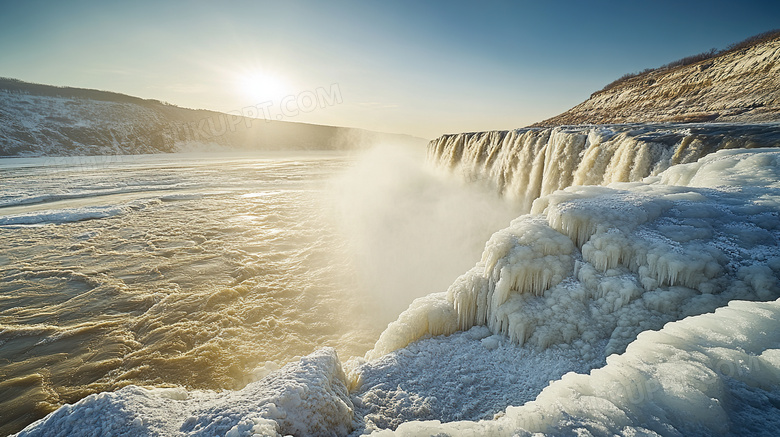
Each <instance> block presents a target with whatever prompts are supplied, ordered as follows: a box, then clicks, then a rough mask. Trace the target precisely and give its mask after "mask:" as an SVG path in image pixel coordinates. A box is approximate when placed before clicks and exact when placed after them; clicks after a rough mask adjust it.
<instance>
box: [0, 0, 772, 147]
mask: <svg viewBox="0 0 780 437" xmlns="http://www.w3.org/2000/svg"><path fill="white" fill-rule="evenodd" d="M778 27H780V2H777V1H776V0H771V1H763V2H760V1H734V0H730V1H719V0H708V1H691V2H682V1H679V0H678V1H652V2H651V1H632V0H626V1H610V2H607V1H568V2H562V1H561V2H556V1H534V2H530V1H512V2H510V1H507V2H478V1H424V0H412V1H389V0H388V1H384V2H380V1H371V0H364V1H318V2H315V1H282V0H278V1H273V2H271V1H225V2H221V1H213V0H212V1H208V2H205V1H204V2H199V1H192V2H184V1H159V0H158V1H105V0H104V1H49V2H43V1H7V0H0V76H5V77H13V78H18V79H22V80H25V81H30V82H38V83H46V84H53V85H67V86H75V87H82V88H97V89H103V90H110V91H116V92H121V93H124V94H130V95H134V96H139V97H143V98H153V99H159V100H163V101H167V102H170V103H174V104H177V105H179V106H184V107H190V108H206V109H213V110H218V111H225V112H227V111H238V112H242V111H244V112H246V108H248V107H252V106H257V105H260V106H261V107H263V108H266V110H268V111H269V114H272V116H273V117H275V118H278V117H282V116H283V115H284V119H286V120H291V121H301V122H310V123H321V124H333V125H341V126H354V127H362V128H366V129H372V130H379V131H387V132H400V133H408V134H412V135H417V136H421V137H424V138H432V137H436V136H438V135H440V134H442V133H448V132H465V131H477V130H487V129H510V128H515V127H522V126H525V125H528V124H530V123H533V122H534V121H539V120H542V119H544V118H547V117H550V116H553V115H556V114H558V113H560V112H563V111H565V110H566V109H568V108H570V107H572V106H574V105H576V104H577V103H579V102H581V101H583V100H584V99H586V98H587V97H588V96H589V95H590V94H591V93H592V92H593V91H595V90H597V89H600V88H601V87H603V86H604V85H605V84H607V83H608V82H611V81H612V80H613V79H615V78H617V77H619V76H621V75H623V74H624V73H628V72H633V71H638V70H642V69H644V68H648V67H657V66H659V65H661V64H664V63H667V62H670V61H673V60H676V59H679V58H681V57H684V56H688V55H692V54H696V53H700V52H703V51H706V50H709V49H710V48H713V47H716V48H723V47H725V46H727V45H728V44H730V43H733V42H736V41H739V40H741V39H744V38H746V37H748V36H751V35H753V34H756V33H759V32H763V31H766V30H770V29H773V28H778ZM318 90H320V95H321V96H325V94H323V91H327V96H329V97H331V99H330V101H328V99H321V102H322V104H321V105H314V104H312V103H311V101H307V100H305V99H306V98H310V97H311V96H315V95H316V93H317V91H318ZM336 91H338V94H340V97H341V98H340V100H339V99H333V98H332V97H334V96H335V94H336ZM286 96H291V97H286ZM307 96H308V97H307ZM285 98H286V100H285ZM301 98H303V99H304V100H302V101H301V100H300V99H301ZM283 103H286V104H287V106H286V108H287V110H285V109H282V108H283V107H282V104H283ZM299 103H300V104H301V105H302V106H301V108H303V109H305V111H297V113H296V112H295V111H294V109H296V107H297V104H299Z"/></svg>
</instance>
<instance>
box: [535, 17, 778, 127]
mask: <svg viewBox="0 0 780 437" xmlns="http://www.w3.org/2000/svg"><path fill="white" fill-rule="evenodd" d="M686 59H687V60H696V61H695V62H691V63H687V62H681V61H685V59H684V60H681V61H678V62H677V63H672V64H669V65H667V66H665V67H662V68H658V69H655V70H650V71H645V72H642V73H640V74H635V75H626V76H624V78H621V79H619V80H618V81H615V82H613V83H612V84H610V85H608V86H607V87H605V88H604V89H602V90H600V91H597V92H595V93H593V94H592V95H591V96H590V98H589V99H588V100H586V101H585V102H583V103H580V104H579V105H577V106H575V107H574V108H572V109H570V110H568V111H566V112H564V113H562V114H560V115H557V116H555V117H552V118H550V119H547V120H544V121H541V122H539V123H535V124H534V125H532V126H535V127H551V126H560V125H576V124H615V123H647V122H683V123H687V122H704V121H715V122H751V123H755V122H767V121H778V120H780V32H777V31H775V32H768V33H766V34H762V35H757V37H753V38H750V39H748V40H746V42H743V43H739V44H735V45H734V46H733V48H732V49H729V50H726V51H723V52H716V53H712V56H711V57H710V56H707V54H706V53H705V54H702V55H696V56H692V57H689V58H686ZM676 64H682V65H676Z"/></svg>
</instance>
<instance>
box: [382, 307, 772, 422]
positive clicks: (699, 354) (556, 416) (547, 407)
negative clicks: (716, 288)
mask: <svg viewBox="0 0 780 437" xmlns="http://www.w3.org/2000/svg"><path fill="white" fill-rule="evenodd" d="M778 387H780V302H778V301H774V302H744V301H734V302H731V303H730V304H729V305H728V307H725V308H719V309H718V310H716V311H715V313H714V314H704V315H700V316H696V317H691V318H687V319H685V320H681V321H678V322H674V323H670V324H668V325H666V326H665V327H664V328H663V329H662V330H660V331H648V332H643V333H642V334H640V335H639V337H638V338H637V339H636V341H634V342H633V343H632V344H631V345H629V347H628V349H627V350H626V352H625V353H624V354H622V355H612V356H610V357H608V358H607V365H606V366H604V367H602V368H600V369H596V370H592V371H591V372H590V374H587V375H585V374H576V373H569V374H566V375H564V376H563V377H562V378H561V379H559V380H557V381H554V382H552V383H551V384H550V385H549V386H547V387H546V388H545V389H544V390H543V391H542V392H541V394H539V396H538V397H537V398H536V399H535V400H534V401H532V402H529V403H526V404H525V405H523V406H517V407H508V408H507V409H506V411H505V413H504V414H503V415H500V417H498V418H497V419H496V420H482V421H478V422H474V421H460V422H449V423H441V422H440V421H437V420H429V421H413V422H406V423H403V424H401V425H400V426H399V427H398V428H397V429H396V430H395V431H391V430H384V431H380V432H377V433H376V435H378V436H383V435H401V436H418V435H457V436H482V435H490V436H515V435H519V436H528V435H531V434H532V433H544V434H550V435H646V436H655V435H667V436H692V435H765V436H772V435H777V434H778V432H780V415H779V414H777V409H778V406H780V389H778Z"/></svg>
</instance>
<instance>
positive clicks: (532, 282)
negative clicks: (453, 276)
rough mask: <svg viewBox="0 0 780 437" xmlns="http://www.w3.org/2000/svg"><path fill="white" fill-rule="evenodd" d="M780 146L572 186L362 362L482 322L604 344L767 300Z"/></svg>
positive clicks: (536, 337)
mask: <svg viewBox="0 0 780 437" xmlns="http://www.w3.org/2000/svg"><path fill="white" fill-rule="evenodd" d="M778 180H780V150H778V149H756V150H747V149H739V150H723V151H719V152H717V153H714V154H711V155H708V156H706V157H704V158H702V159H700V160H699V161H698V162H695V163H691V164H684V165H678V166H675V167H673V168H671V169H669V170H667V171H665V172H663V173H661V174H660V175H658V176H655V177H649V178H646V179H645V180H644V181H643V182H628V183H626V182H622V183H612V184H609V185H608V186H573V187H569V188H566V189H564V190H560V191H556V192H554V193H552V194H549V195H546V196H542V197H540V198H539V199H537V200H536V201H535V202H534V203H533V206H532V209H531V213H530V214H527V215H524V216H521V217H519V218H517V219H516V220H514V221H513V222H512V223H511V225H510V226H509V227H508V228H507V229H504V230H502V231H499V232H497V233H496V234H494V235H493V237H492V238H491V239H490V240H489V241H488V243H487V245H486V247H485V251H484V253H483V256H482V260H481V261H480V262H479V263H477V265H476V266H475V267H474V268H472V269H471V270H470V271H468V272H467V273H466V274H464V275H462V276H461V277H460V278H458V279H457V280H456V281H455V282H454V283H453V284H452V286H450V288H449V289H448V291H447V293H446V294H445V293H440V294H435V295H430V296H428V297H426V298H423V299H419V300H417V301H415V302H414V303H413V304H412V305H411V306H410V308H409V310H408V311H407V313H405V314H402V315H401V316H400V317H399V319H398V320H397V321H396V322H394V323H392V324H391V325H390V326H389V327H388V329H387V330H386V331H385V332H384V333H383V334H382V336H381V337H380V339H379V341H378V342H377V344H376V346H375V349H374V350H372V351H370V352H369V354H368V358H376V357H379V356H382V355H384V354H385V353H388V352H390V351H392V350H395V349H398V348H400V347H404V346H406V345H407V344H409V343H410V342H411V341H414V340H417V339H419V338H421V337H423V336H425V335H428V334H430V335H440V334H449V333H452V332H455V331H456V330H464V329H469V328H471V327H472V326H476V325H486V326H488V327H489V328H490V330H491V331H492V332H494V333H501V334H504V335H507V336H508V337H509V338H510V339H511V340H512V341H515V342H517V343H519V344H521V345H522V344H526V343H527V344H530V345H532V346H534V347H536V348H538V349H544V348H546V347H548V346H550V345H553V344H568V345H571V346H573V347H575V348H578V349H580V350H581V351H583V352H584V356H586V357H591V355H592V354H589V353H588V352H589V351H592V350H593V349H594V348H596V347H597V346H598V345H599V343H600V342H604V341H606V342H607V345H606V351H605V352H606V354H612V353H622V352H623V351H624V350H625V348H626V346H627V345H628V344H629V343H630V342H631V341H633V340H634V339H635V338H636V336H637V334H639V333H640V332H642V331H645V330H648V329H660V328H661V327H662V326H663V325H664V324H665V323H667V322H670V321H675V320H679V319H682V318H684V317H687V316H691V315H697V314H702V313H706V312H711V311H713V310H715V309H716V308H718V307H721V306H724V305H726V304H727V303H728V302H729V301H731V300H734V299H743V300H771V299H776V298H777V297H779V296H780V280H779V279H778V278H779V277H780V247H778V241H780V183H778Z"/></svg>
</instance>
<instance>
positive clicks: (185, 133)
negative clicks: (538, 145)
mask: <svg viewBox="0 0 780 437" xmlns="http://www.w3.org/2000/svg"><path fill="white" fill-rule="evenodd" d="M258 112H259V111H258ZM378 141H393V142H396V143H397V142H402V143H407V144H408V143H411V144H418V145H420V146H422V145H424V144H425V142H424V140H422V139H419V138H413V137H409V136H405V135H395V134H384V133H377V132H370V131H366V130H362V129H353V128H343V127H334V126H321V125H313V124H305V123H293V122H285V121H270V120H263V119H258V118H247V117H242V116H238V115H231V114H223V113H219V112H213V111H205V110H193V109H185V108H179V107H177V106H173V105H169V104H166V103H162V102H159V101H156V100H144V99H140V98H136V97H131V96H125V95H122V94H116V93H110V92H104V91H96V90H83V89H76V88H59V87H53V86H46V85H37V84H28V83H25V82H20V81H17V80H13V79H0V157H3V156H5V157H30V156H80V155H132V154H144V153H170V152H182V151H199V150H215V149H222V148H225V149H243V150H344V149H352V148H356V147H365V146H366V145H370V144H373V143H375V142H378Z"/></svg>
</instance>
